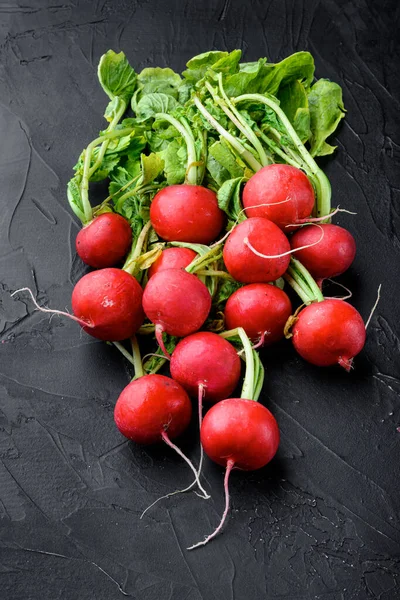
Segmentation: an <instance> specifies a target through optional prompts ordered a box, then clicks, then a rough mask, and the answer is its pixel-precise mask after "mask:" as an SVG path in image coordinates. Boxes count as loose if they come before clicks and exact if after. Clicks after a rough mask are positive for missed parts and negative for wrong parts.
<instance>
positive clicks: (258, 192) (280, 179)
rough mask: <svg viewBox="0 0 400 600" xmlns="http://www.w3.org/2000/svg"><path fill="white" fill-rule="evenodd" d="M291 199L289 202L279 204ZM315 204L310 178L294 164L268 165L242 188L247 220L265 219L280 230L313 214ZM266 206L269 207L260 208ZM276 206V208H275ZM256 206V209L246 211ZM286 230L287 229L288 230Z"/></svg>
mask: <svg viewBox="0 0 400 600" xmlns="http://www.w3.org/2000/svg"><path fill="white" fill-rule="evenodd" d="M287 198H290V201H289V202H285V203H284V204H277V203H278V202H283V201H284V200H286V199H287ZM314 202H315V195H314V190H313V187H312V185H311V183H310V180H309V179H308V177H307V176H306V175H305V174H304V173H303V171H300V169H296V167H292V166H291V165H279V164H274V165H267V166H266V167H263V168H262V169H260V170H259V171H257V173H256V174H255V175H253V177H251V178H250V179H249V181H248V182H247V183H246V185H245V186H244V189H243V206H244V208H245V209H246V210H245V213H246V216H247V217H265V218H266V219H270V220H271V221H273V222H274V223H276V225H278V227H280V228H281V229H285V226H286V225H290V224H291V223H297V222H298V220H299V219H305V218H306V217H309V216H310V215H311V213H312V210H313V207H314ZM260 204H267V205H268V206H259V205H260ZM274 204H277V205H276V206H273V205H274ZM249 206H255V207H256V208H247V207H249ZM286 231H287V230H286Z"/></svg>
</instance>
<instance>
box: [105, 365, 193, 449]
mask: <svg viewBox="0 0 400 600" xmlns="http://www.w3.org/2000/svg"><path fill="white" fill-rule="evenodd" d="M191 417H192V404H191V402H190V399H189V397H188V395H187V393H186V392H185V390H184V389H183V387H182V386H181V385H179V383H177V382H176V381H174V380H173V379H171V378H170V377H165V376H164V375H144V376H143V377H139V379H135V380H134V381H131V383H129V384H128V385H127V386H126V388H125V389H124V390H123V391H122V393H121V395H120V397H119V398H118V400H117V403H116V405H115V410H114V419H115V423H116V425H117V427H118V429H119V430H120V432H121V433H122V434H123V435H124V436H125V437H127V438H129V439H130V440H133V441H134V442H136V443H137V444H155V443H156V442H160V441H161V440H162V434H163V433H165V432H168V437H169V438H171V439H174V438H175V437H177V436H178V435H180V434H181V433H183V431H184V430H185V429H186V428H187V426H188V425H189V423H190V419H191Z"/></svg>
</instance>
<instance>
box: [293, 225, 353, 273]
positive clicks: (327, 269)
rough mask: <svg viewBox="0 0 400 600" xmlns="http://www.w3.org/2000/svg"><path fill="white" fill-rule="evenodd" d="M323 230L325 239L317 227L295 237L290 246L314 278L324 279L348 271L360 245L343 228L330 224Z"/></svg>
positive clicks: (296, 234) (307, 228)
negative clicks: (321, 236)
mask: <svg viewBox="0 0 400 600" xmlns="http://www.w3.org/2000/svg"><path fill="white" fill-rule="evenodd" d="M319 227H320V228H321V229H322V231H323V233H324V235H323V238H322V239H321V240H319V238H320V231H318V229H317V228H314V227H304V228H302V229H300V230H299V231H296V233H295V234H294V235H293V236H292V238H291V240H290V246H291V248H292V250H296V258H297V259H298V260H299V261H300V262H301V263H302V264H303V265H304V266H305V268H306V269H307V270H308V271H309V272H310V273H311V275H312V276H313V277H314V278H315V279H317V280H323V279H325V278H329V277H336V276H337V275H341V274H342V273H344V272H345V271H347V269H348V268H349V267H350V265H351V264H352V262H353V260H354V257H355V255H356V243H355V240H354V238H353V236H352V235H351V233H350V232H349V231H347V230H346V229H344V228H343V227H339V226H338V225H332V224H329V223H325V224H321V225H319ZM318 240H319V241H318ZM304 246H309V247H308V248H305V247H304ZM301 247H302V249H301V250H299V248H301Z"/></svg>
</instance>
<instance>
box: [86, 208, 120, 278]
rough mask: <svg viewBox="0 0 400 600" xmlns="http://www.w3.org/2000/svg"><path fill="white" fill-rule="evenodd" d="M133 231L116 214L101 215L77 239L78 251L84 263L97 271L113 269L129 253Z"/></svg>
mask: <svg viewBox="0 0 400 600" xmlns="http://www.w3.org/2000/svg"><path fill="white" fill-rule="evenodd" d="M131 244H132V229H131V226H130V225H129V223H128V221H127V220H126V219H124V218H123V217H121V215H118V214H116V213H110V212H109V213H104V214H102V215H99V216H98V217H96V218H95V219H93V221H91V223H89V225H85V226H84V227H83V228H82V229H81V230H80V232H79V233H78V235H77V237H76V251H77V253H78V255H79V256H80V258H81V259H82V260H83V262H84V263H86V264H87V265H89V266H90V267H94V268H96V269H104V268H106V267H113V266H114V265H116V264H117V263H119V262H120V261H121V260H122V259H123V258H124V257H125V256H126V255H127V254H128V252H129V249H130V247H131Z"/></svg>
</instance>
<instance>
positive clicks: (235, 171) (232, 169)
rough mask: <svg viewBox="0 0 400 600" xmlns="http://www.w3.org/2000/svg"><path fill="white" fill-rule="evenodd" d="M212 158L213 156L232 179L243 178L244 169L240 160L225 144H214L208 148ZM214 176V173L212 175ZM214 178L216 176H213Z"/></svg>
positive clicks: (222, 142)
mask: <svg viewBox="0 0 400 600" xmlns="http://www.w3.org/2000/svg"><path fill="white" fill-rule="evenodd" d="M208 152H209V154H210V156H212V157H213V158H214V159H215V160H216V161H217V162H218V163H219V164H220V165H221V167H223V168H224V169H226V171H227V172H228V173H229V176H230V178H232V177H243V174H244V167H243V166H242V165H241V164H240V163H239V162H238V158H237V157H236V155H235V154H234V153H233V152H232V150H231V149H230V148H229V146H228V145H227V144H226V143H225V142H224V141H221V142H214V144H212V145H211V146H209V148H208ZM211 174H212V173H211ZM212 176H213V177H214V175H212Z"/></svg>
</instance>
